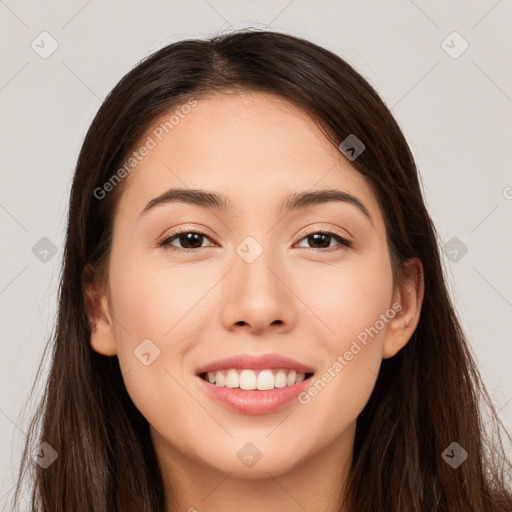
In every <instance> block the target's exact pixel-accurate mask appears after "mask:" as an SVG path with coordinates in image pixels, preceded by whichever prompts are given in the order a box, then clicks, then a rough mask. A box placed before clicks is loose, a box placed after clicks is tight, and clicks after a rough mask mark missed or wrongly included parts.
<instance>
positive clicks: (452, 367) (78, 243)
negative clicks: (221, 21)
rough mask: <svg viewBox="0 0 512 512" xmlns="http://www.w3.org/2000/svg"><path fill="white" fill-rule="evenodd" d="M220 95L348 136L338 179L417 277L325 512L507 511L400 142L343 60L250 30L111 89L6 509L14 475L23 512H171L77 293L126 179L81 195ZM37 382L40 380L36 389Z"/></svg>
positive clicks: (188, 47)
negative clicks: (350, 141) (149, 140)
mask: <svg viewBox="0 0 512 512" xmlns="http://www.w3.org/2000/svg"><path fill="white" fill-rule="evenodd" d="M227 91H240V92H247V91H253V92H262V93H267V94H273V95H277V96H278V97H280V98H283V99H285V100H287V101H289V102H290V103H291V104H293V105H295V106H297V107H299V108H300V109H302V111H304V112H306V113H307V114H308V115H309V116H310V118H311V119H312V120H313V121H314V122H315V123H316V124H317V125H318V126H319V127H320V128H321V130H322V132H323V133H324V134H325V136H326V137H327V138H328V140H329V141H330V142H332V144H334V145H335V146H336V147H338V146H339V144H340V143H341V142H342V141H343V140H344V139H345V138H346V137H347V136H348V135H349V134H355V135H356V136H357V138H358V139H360V140H361V141H362V142H363V143H364V145H365V146H366V149H365V150H364V151H363V152H362V153H361V154H360V155H359V157H358V158H357V159H355V160H354V161H351V165H352V166H353V167H354V168H355V169H356V170H358V171H359V172H360V173H361V174H362V175H363V176H364V177H365V178H366V179H367V181H368V183H369V184H370V186H371V187H372V190H373V192H374V193H375V196H376V198H377V200H378V203H379V206H380V208H381V211H382V214H383V217H384V221H385V225H386V233H387V239H388V247H389V252H390V258H391V262H392V268H393V276H394V278H396V279H402V278H403V275H404V273H403V272H402V271H403V269H404V264H405V262H406V261H407V259H409V258H412V257H418V258H419V259H420V260H421V262H422V264H423V272H424V279H425V295H424V299H423V305H422V311H421V316H420V320H419V323H418V326H417V328H416V330H415V332H414V334H413V336H412V337H411V339H410V340H409V342H408V343H407V344H406V346H405V347H404V348H403V349H402V350H400V351H399V352H398V353H397V354H396V355H395V356H394V357H392V358H390V359H385V360H383V362H382V365H381V370H380V373H379V376H378V378H377V381H376V383H375V387H374V389H373V392H372V394H371V396H370V398H369V401H368V402H367V404H366V405H365V407H364V409H363V410H362V412H361V413H360V415H359V416H358V418H357V426H356V434H355V442H354V452H353V459H352V463H351V467H350V471H349V474H348V478H347V481H346V486H342V485H341V483H340V494H339V506H340V510H347V511H348V510H350V511H353V512H355V511H357V512H370V511H371V512H384V511H385V512H389V511H391V510H392V511H395V512H412V511H416V512H444V511H451V512H461V511H464V512H471V511H472V512H498V511H500V512H505V511H507V512H509V511H511V510H512V493H511V490H510V479H509V477H510V470H511V462H510V460H509V459H508V458H507V455H506V452H505V450H504V449H503V444H502V440H501V436H500V432H499V428H498V427H501V428H502V427H503V425H502V423H501V420H500V419H499V417H498V414H497V412H496V410H495V408H494V407H493V404H492V401H491V398H490V397H489V394H488V392H487V390H486V388H485V386H484V383H483V381H482V378H481V376H480V373H479V371H478V369H477V365H476V363H475V360H474V358H473V356H472V354H471V351H470V348H469V346H468V342H467V340H466V337H465V334H464V332H463V330H462V327H461V324H460V321H459V319H458V317H457V314H456V312H455V309H454V307H453V305H452V302H451V300H450V296H449V292H448V289H447V284H446V281H445V274H444V270H443V266H442V261H441V257H440V251H439V243H438V235H437V233H436V231H435V228H434V226H433V224H432V221H431V218H430V216H429V214H428V212H427V209H426V207H425V203H424V200H423V197H422V191H421V185H420V180H419V176H418V171H417V168H416V164H415V162H414V159H413V156H412V154H411V151H410V149H409V147H408V144H407V142H406V139H405V137H404V135H403V134H402V132H401V130H400V128H399V126H398V124H397V122H396V120H395V119H394V117H393V116H392V114H391V112H390V110H389V109H388V107H387V106H386V105H385V103H384V102H383V100H382V99H381V98H380V97H379V95H378V94H377V92H376V91H375V90H374V88H373V87H372V85H370V83H369V82H368V81H366V80H365V79H364V78H363V77H362V76H361V75H360V74H359V73H358V72H357V71H355V69H354V68H353V67H351V65H349V64H348V63H347V62H346V61H345V60H343V59H342V58H340V57H339V56H337V55H335V54H334V53H332V52H330V51H328V50H327V49H324V48H321V47H319V46H317V45H315V44H313V43H311V42H309V41H307V40H305V39H302V38H299V37H295V36H291V35H288V34H285V33H279V32H273V31H264V30H258V29H244V30H238V31H233V32H231V33H224V34H216V35H214V36H213V37H211V38H205V39H193V40H184V41H179V42H176V43H173V44H170V45H168V46H166V47H164V48H162V49H160V50H158V51H157V52H155V53H153V54H152V55H150V56H148V57H147V58H145V59H143V60H142V61H141V62H140V63H138V64H137V65H136V66H135V67H134V68H133V69H132V70H131V71H129V72H128V73H127V74H126V75H125V76H124V77H123V78H122V79H121V80H120V82H119V83H118V84H117V85H116V86H115V87H114V89H113V90H112V91H111V92H110V93H109V94H108V96H107V98H106V99H105V100H104V102H103V104H102V105H101V107H100V109H99V111H98V113H97V114H96V116H95V118H94V120H93V121H92V124H91V125H90V128H89V130H88V132H87V134H86V136H85V139H84V142H83V145H82V148H81V151H80V154H79V157H78V161H77V165H76V169H75V173H74V178H73V183H72V189H71V193H70V204H69V216H68V224H67V233H66V240H65V248H64V254H63V266H62V268H61V274H60V285H59V305H58V318H57V323H56V325H55V327H54V330H53V332H52V335H51V339H50V340H48V344H49V343H50V342H52V348H53V352H52V354H51V367H50V369H49V374H48V377H47V380H46V386H45V389H44V396H43V399H42V400H41V402H40V403H39V405H38V408H37V410H36V411H35V414H34V415H33V417H32V421H31V423H30V427H29V432H28V435H27V440H26V444H25V448H24V451H23V456H22V461H21V466H20V469H19V474H18V480H17V485H16V492H15V496H14V500H13V509H14V507H15V506H16V504H17V503H18V500H19V494H20V489H21V487H22V482H23V481H24V477H25V475H26V473H27V469H30V475H31V498H30V499H31V506H32V510H37V511H41V512H65V511H69V510H73V511H76V512H80V511H83V512H85V511H87V512H132V511H133V512H164V511H165V503H166V501H165V499H166V497H167V499H172V492H171V493H170V495H169V496H166V494H167V493H168V492H169V491H167V490H166V489H165V488H164V485H163V477H162V474H161V472H160V468H159V465H158V463H157V459H156V454H155V450H154V447H153V445H152V441H151V438H150V434H149V424H148V421H147V420H146V419H145V418H144V417H143V416H142V414H141V413H140V412H139V411H138V409H137V408H136V407H135V405H134V404H133V402H132V401H131V399H130V397H129V395H128V393H127V390H126V388H125V385H124V382H123V376H122V374H121V371H120V367H119V362H118V359H117V356H110V357H109V356H104V355H101V354H98V353H97V352H95V351H94V350H93V349H92V347H91V345H90V338H91V325H90V319H89V316H88V312H89V309H88V308H89V306H88V304H89V302H88V300H87V295H86V284H87V283H88V282H90V280H91V279H102V280H105V279H106V276H107V270H108V261H109V256H110V249H111V243H112V226H113V220H114V216H115V213H116V206H117V204H118V202H119V198H120V196H121V194H122V190H123V188H124V186H126V181H127V180H126V179H123V180H121V181H120V183H119V184H118V185H117V186H115V187H114V188H113V190H112V191H111V192H109V193H108V194H106V196H105V197H104V198H102V199H98V198H97V197H96V195H95V193H94V191H95V190H97V188H98V187H103V185H104V184H105V183H106V182H107V181H109V180H110V179H111V178H112V176H113V175H114V174H115V172H116V171H117V170H118V169H119V168H120V167H121V166H122V165H123V162H125V161H126V159H127V158H129V155H130V152H131V151H133V150H134V148H136V146H137V144H139V143H140V141H141V138H142V137H143V136H144V134H145V133H147V130H148V129H149V127H151V126H152V123H154V121H155V120H156V119H157V118H159V116H161V115H163V114H165V113H167V112H170V111H171V109H174V108H176V107H178V106H180V105H182V104H183V103H186V102H187V100H189V99H190V98H191V97H194V98H201V97H207V96H208V95H211V94H214V93H220V94H222V93H226V92H227ZM48 344H47V346H46V349H45V352H44V354H46V351H47V349H48ZM43 359H44V356H43ZM40 372H41V365H40V366H39V369H38V371H37V376H36V380H37V378H38V377H39V375H40ZM483 405H487V406H488V408H489V411H490V414H489V418H485V415H484V410H483V407H482V406H483ZM39 423H40V426H39ZM491 427H492V428H491ZM490 432H493V433H496V434H497V436H496V439H494V438H493V437H491V436H489V435H488V433H490ZM507 435H508V433H507ZM42 442H47V443H49V444H50V445H51V446H52V447H53V449H54V450H56V452H57V453H58V458H57V460H56V461H55V462H54V463H53V464H51V465H50V466H49V467H48V468H46V469H43V468H42V467H41V466H39V464H34V463H33V462H32V460H31V457H29V454H30V453H33V451H34V449H35V447H37V446H39V444H40V443H42ZM453 442H457V443H458V444H459V445H460V446H462V448H464V450H466V452H467V453H468V457H467V459H466V460H465V461H464V462H463V463H462V464H461V465H460V466H459V467H457V468H456V469H454V468H452V467H451V466H450V465H449V464H447V462H445V460H444V459H443V457H442V454H443V451H444V450H445V449H446V448H447V447H449V446H450V445H451V444H452V443H453Z"/></svg>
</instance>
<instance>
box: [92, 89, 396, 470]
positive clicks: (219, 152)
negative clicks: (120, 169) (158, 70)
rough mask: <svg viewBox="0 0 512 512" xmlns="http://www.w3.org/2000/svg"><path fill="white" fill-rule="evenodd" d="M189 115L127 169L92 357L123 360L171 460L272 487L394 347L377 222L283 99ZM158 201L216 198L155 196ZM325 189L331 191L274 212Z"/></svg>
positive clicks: (362, 393)
mask: <svg viewBox="0 0 512 512" xmlns="http://www.w3.org/2000/svg"><path fill="white" fill-rule="evenodd" d="M185 111H186V112H187V113H186V115H184V114H182V116H180V117H179V122H177V123H175V124H173V128H172V130H171V129H169V128H168V133H166V132H165V130H164V131H163V133H162V128H161V126H162V123H165V121H168V120H169V117H170V115H169V114H166V115H165V116H163V117H162V118H161V119H158V120H156V122H155V123H154V125H153V126H152V127H151V128H150V129H149V130H148V132H147V135H146V136H145V138H144V141H143V142H147V141H149V140H150V139H148V138H147V137H148V136H149V137H150V138H151V140H152V141H153V142H154V144H153V143H152V142H150V143H149V146H154V147H151V149H150V150H149V151H148V154H147V155H146V156H144V157H143V158H142V159H141V160H140V162H139V163H138V165H137V166H136V167H135V168H134V169H133V170H132V171H131V174H130V175H129V179H128V182H127V184H126V185H127V186H126V188H125V189H124V191H123V194H122V196H121V198H120V202H119V205H118V209H117V211H116V215H115V219H114V237H113V245H112V252H111V258H110V262H109V268H108V272H109V274H108V290H106V293H105V296H104V300H103V302H102V304H103V307H104V311H105V314H106V317H107V318H108V320H109V323H108V324H107V323H106V322H103V323H100V325H99V326H98V328H97V330H96V331H95V333H94V334H93V336H92V345H93V347H94V349H95V350H97V351H98V352H100V353H103V354H106V355H111V354H117V355H118V358H119V362H120V366H121V370H122V372H123V375H124V380H125V384H126V388H127V390H128V393H129V394H130V396H131V398H132V400H133V402H134V404H135V405H136V406H137V408H138V409H139V410H140V412H141V413H142V414H143V415H144V416H145V418H146V419H147V420H148V422H149V423H150V426H151V433H152V436H153V438H154V440H155V443H157V444H158V446H159V447H160V449H161V450H164V451H166V453H167V454H169V456H171V454H172V455H173V456H174V455H175V456H179V457H182V458H184V459H185V458H186V459H187V460H191V461H194V462H196V463H197V464H199V465H201V466H203V467H208V468H213V469H216V470H219V471H222V472H225V473H227V472H231V473H233V474H237V475H241V476H243V475H250V476H255V477H256V476H258V475H259V476H261V475H267V472H270V473H272V474H273V475H278V474H281V473H283V472H285V471H286V470H289V469H290V468H293V467H295V466H298V465H300V464H303V463H305V462H306V461H307V460H308V459H309V458H312V457H314V456H315V455H316V454H318V453H320V452H321V451H322V450H324V449H326V448H328V447H330V446H337V445H339V444H340V443H343V442H346V441H347V440H349V441H350V442H352V440H353V432H354V425H355V422H356V419H357V416H358V414H359V413H360V412H361V410H362V409H363V407H364V406H365V404H366V402H367V401H368V399H369V397H370V395H371V392H372V389H373V387H374V384H375V381H376V378H377V374H378V372H379V366H380V364H381V362H382V359H383V357H389V356H390V355H392V353H393V350H395V351H397V350H398V347H399V346H400V344H398V346H397V348H396V349H393V348H392V347H393V346H394V345H393V343H395V344H396V340H397V339H400V337H399V336H398V335H397V332H398V328H396V329H394V328H393V325H394V324H395V323H396V322H397V321H398V320H397V319H398V318H399V316H400V315H399V313H398V312H399V310H400V307H401V306H400V305H398V302H399V300H400V292H399V291H398V292H396V291H395V290H394V287H393V279H392V271H391V265H390V257H389V252H388V246H387V242H386V229H385V225H384V221H383V217H382V214H381V212H380V210H379V207H378V204H377V199H376V197H375V195H374V193H373V192H372V189H371V187H370V186H369V184H368V183H367V182H366V181H365V179H364V178H363V177H362V176H361V175H360V174H359V173H358V172H357V171H356V170H355V169H354V168H353V167H352V166H351V164H350V162H349V161H348V160H347V159H346V158H345V157H344V156H343V155H342V154H341V153H340V152H339V151H338V150H337V148H335V147H334V146H333V145H332V144H330V143H329V141H328V140H327V139H326V138H325V136H324V135H323V134H322V132H321V131H320V129H319V128H318V127H317V126H316V124H315V123H314V122H313V121H312V120H311V119H310V118H309V117H308V116H307V115H306V114H305V113H303V112H302V111H300V110H299V109H298V108H296V107H294V106H293V105H291V104H289V103H288V102H286V101H285V100H283V99H278V98H275V97H272V96H270V95H265V94H262V93H243V94H231V95H228V94H225V95H216V96H211V97H208V98H202V99H198V100H197V104H196V105H195V106H194V107H193V108H190V109H184V110H182V111H181V112H185ZM159 127H160V129H159ZM158 129H159V130H158ZM155 130H156V131H155ZM156 134H159V136H157V135H156ZM160 139H161V140H160ZM169 189H180V190H181V191H189V192H190V190H191V189H194V190H195V189H198V190H199V189H200V191H203V192H208V193H211V194H217V195H221V196H222V198H223V201H224V202H225V204H224V207H223V208H221V207H219V206H218V205H215V204H214V203H213V202H206V203H204V202H203V203H202V204H199V203H200V202H201V201H204V199H201V195H200V194H196V195H195V196H194V198H195V201H190V197H189V200H187V198H186V197H185V196H183V197H182V200H170V198H169V197H167V200H165V197H163V194H165V193H166V192H167V191H169ZM321 190H323V191H328V192H331V193H333V192H338V193H339V194H338V196H337V199H333V198H332V197H334V195H332V196H331V199H330V200H327V201H326V200H325V195H324V200H319V201H318V200H317V201H314V200H312V201H309V202H308V201H305V202H304V201H303V202H302V203H299V204H295V205H294V207H293V208H291V209H288V208H287V207H286V205H287V203H286V201H287V200H288V206H289V205H290V201H289V199H290V197H292V198H293V197H294V195H295V197H296V196H298V195H299V194H304V193H315V192H319V191H321ZM174 197H176V195H175V196H174ZM156 198H159V200H157V201H153V202H152V200H154V199H156ZM317 199H318V197H317ZM178 230H179V232H180V233H179V234H177V231H178ZM187 249H188V250H187ZM397 301H398V302H397ZM232 356H241V358H239V359H234V360H232V361H227V362H220V363H216V362H217V361H219V360H221V359H225V358H229V357H232ZM259 356H267V357H266V359H265V358H259ZM283 358H288V359H283ZM212 365H213V366H212ZM206 370H210V372H209V374H208V373H205V374H204V375H203V374H202V375H198V373H202V372H206ZM216 370H218V372H217V371H216ZM242 370H245V372H242ZM219 372H220V373H221V374H222V375H219ZM294 372H295V375H294ZM301 373H302V374H304V373H305V375H303V376H304V380H303V381H302V382H300V381H301V379H302V376H301V375H300V374H301ZM311 373H312V374H313V375H312V376H311V375H310V374H311ZM261 374H262V375H263V377H261ZM278 374H279V375H278ZM306 377H308V378H306ZM223 378H224V386H223V387H221V386H220V385H217V384H222V380H223ZM208 379H210V380H212V381H215V382H216V383H210V382H206V380H208ZM284 384H287V385H284ZM254 385H256V386H258V385H259V387H260V388H269V387H270V388H272V387H273V388H274V389H253V390H251V389H250V388H251V387H253V386H254ZM240 386H242V387H245V388H249V389H245V390H244V389H240ZM276 386H277V387H276ZM248 443H250V444H248ZM260 455H261V459H260V460H259V461H257V463H256V464H254V467H251V465H252V462H250V460H253V459H254V460H255V459H257V458H258V457H259V456H260ZM251 457H252V459H251Z"/></svg>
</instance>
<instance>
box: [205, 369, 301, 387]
mask: <svg viewBox="0 0 512 512" xmlns="http://www.w3.org/2000/svg"><path fill="white" fill-rule="evenodd" d="M305 377H306V375H305V374H304V373H297V372H296V371H295V370H286V369H281V370H274V371H273V370H260V371H258V370H256V371H254V370H249V369H244V370H235V369H228V370H223V371H216V372H208V374H207V375H206V380H207V381H208V382H210V384H215V385H216V386H220V387H224V386H225V387H228V388H240V389H245V390H255V389H258V390H260V391H264V390H268V389H274V388H284V387H285V386H293V385H294V384H297V383H299V382H302V381H303V380H304V379H305Z"/></svg>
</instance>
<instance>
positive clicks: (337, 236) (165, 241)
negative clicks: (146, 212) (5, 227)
mask: <svg viewBox="0 0 512 512" xmlns="http://www.w3.org/2000/svg"><path fill="white" fill-rule="evenodd" d="M184 233H187V234H188V233H193V234H195V235H200V236H205V237H207V238H210V237H209V236H208V235H207V234H206V233H202V232H201V231H193V230H191V229H186V228H185V229H179V230H177V231H174V232H173V233H171V234H170V235H169V236H167V237H166V238H164V239H163V240H162V241H160V242H158V244H157V245H158V247H163V248H164V249H166V250H169V251H185V252H197V251H198V250H199V249H202V247H196V248H195V249H186V248H182V247H175V246H173V245H170V242H172V241H173V240H174V239H176V238H177V237H178V236H179V235H181V234H184ZM317 234H322V235H331V236H332V237H333V238H334V239H335V240H336V241H337V242H338V243H339V244H340V245H341V247H329V248H326V249H315V248H313V247H311V248H309V250H311V251H315V252H333V250H334V251H337V250H340V249H342V248H346V249H350V248H352V247H353V244H352V242H351V241H350V240H347V239H346V238H344V237H343V236H341V235H340V234H338V233H336V232H333V231H312V232H311V233H308V234H307V235H305V236H303V237H302V238H301V239H300V240H298V241H297V242H302V241H303V240H304V239H306V238H308V237H310V236H312V235H317ZM303 249H304V247H303ZM306 249H307V247H306Z"/></svg>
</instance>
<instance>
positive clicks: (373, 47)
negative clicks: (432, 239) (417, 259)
mask: <svg viewBox="0 0 512 512" xmlns="http://www.w3.org/2000/svg"><path fill="white" fill-rule="evenodd" d="M0 17H1V31H0V39H1V44H0V51H1V67H0V106H1V115H2V123H1V126H0V130H1V134H0V144H1V146H0V162H1V165H2V173H1V188H0V225H1V234H2V236H1V238H0V241H1V242H0V243H1V249H2V259H1V266H0V271H1V274H0V305H1V310H0V311H1V317H0V332H1V358H0V365H1V371H0V434H1V435H0V450H1V457H0V461H1V465H0V508H2V507H3V506H4V504H5V503H6V495H7V494H8V493H9V491H10V489H11V488H12V487H13V484H14V474H15V473H14V472H15V470H16V469H17V465H18V458H19V455H20V450H21V447H22V443H23V441H24V437H25V435H24V432H26V427H27V424H28V423H27V422H28V419H29V418H30V413H31V410H32V409H31V408H29V409H28V410H27V412H26V414H25V415H24V416H23V417H22V416H20V414H21V411H22V407H23V405H24V404H25V402H26V400H27V399H28V397H29V391H30V386H31V384H32V382H33V378H34V376H35V371H36V369H37V365H38V364H39V361H40V359H41V356H42V352H43V348H44V345H45V343H46V340H47V338H48V336H49V335H50V333H51V329H52V326H53V323H54V321H55V316H56V302H57V287H58V277H59V269H60V260H61V257H62V249H63V241H64V233H65V227H66V215H67V201H68V194H69V190H70V182H71V178H72V173H73V169H74V165H75V162H76V158H77V155H78V151H79V148H80V145H81V143H82V140H83V137H84V135H85V132H86V129H87V127H88V125H89V123H90V122H91V120H92V118H93V116H94V115H95V113H96V111H97V109H98V108H99V106H100V104H101V101H102V99H103V98H104V97H105V96H106V94H107V93H108V92H109V90H110V89H111V88H112V87H113V86H114V85H115V84H116V83H117V82H118V80H119V79H120V78H121V77H122V76H123V75H124V74H125V73H126V72H127V71H128V70H129V69H130V68H131V67H133V66H134V65H135V64H136V63H137V62H138V61H139V60H140V59H142V58H143V57H145V56H146V55H148V54H150V53H152V52H153V51H155V50H157V49H159V48H161V47H162V46H164V45H166V44H168V43H171V42H174V41H177V40H181V39H184V38H189V37H203V36H210V35H213V34H214V33H217V32H218V31H222V30H230V29H231V28H242V27H248V26H253V27H258V28H265V27H266V28H270V29H273V30H282V31H286V32H289V33H291V34H295V35H299V36H302V37H305V38H306V39H309V40H311V41H313V42H315V43H317V44H319V45H321V46H324V47H326V48H327V49H329V50H331V51H333V52H335V53H337V54H339V55H340V56H342V57H343V58H345V59H346V60H348V61H349V62H350V63H351V64H352V65H353V66H354V67H355V68H356V69H357V70H358V71H359V72H360V73H361V74H362V75H363V76H365V78H366V79H368V80H369V81H370V82H371V83H372V84H373V85H374V87H375V88H376V89H377V91H378V92H379V93H380V94H381V96H382V98H383V99H384V101H385V102H386V103H387V105H388V106H389V107H390V108H392V111H393V113H394V115H395V117H396V119H397V120H398V122H399V124H400V126H401V127H402V129H403V131H404V133H405V136H406V138H407V140H408V142H409V144H410V146H411V149H412V151H413V154H414V156H415V158H416V161H417V164H418V166H419V169H420V172H421V174H422V177H423V182H424V193H425V197H426V201H427V205H428V207H429V209H430V212H431V214H432V216H433V219H434V222H435V223H436V225H437V228H438V230H439V233H440V236H441V238H442V240H443V244H447V246H448V251H447V253H446V254H445V256H444V258H445V262H446V270H447V276H448V279H449V282H450V288H451V290H452V294H453V298H454V300H455V303H456V305H457V307H458V311H459V314H460V317H461V319H462V322H463V325H464V327H465V329H466V331H467V334H468V336H469V338H470V341H471V347H472V351H473V353H474V355H475V357H476V359H477V361H478V363H479V367H480V369H481V372H482V375H483V378H484V381H485V382H486V384H487V385H488V388H489V391H490V393H491V396H492V397H493V399H494V401H495V405H496V408H497V409H498V410H499V415H500V417H501V418H502V420H503V422H504V424H505V426H506V427H507V428H508V429H511V428H512V375H511V371H510V369H511V366H512V365H511V363H512V342H511V336H510V331H511V328H512V315H511V313H512V279H511V274H512V272H511V269H510V262H511V261H512V243H511V238H510V231H511V230H510V226H511V220H512V174H511V172H510V166H511V164H510V162H511V160H512V151H511V145H512V141H511V135H512V126H511V119H512V116H511V113H512V99H511V98H512V68H511V65H510V61H507V62H508V63H507V62H506V61H505V59H506V56H509V57H510V55H512V36H511V30H510V27H511V26H512V23H511V22H512V5H511V2H510V0H500V1H495V0H489V1H487V0H485V1H483V0H482V1H478V2H476V1H473V2H469V1H463V2H462V1H457V2H456V1H451V2H445V1H443V2H441V1H436V2H434V1H428V2H427V1H424V0H423V1H420V0H415V1H413V0H396V1H386V2H383V1H338V2H334V1H304V0H291V1H290V0H282V1H281V0H276V1H267V2H237V1H227V0H194V1H190V2H181V3H180V2H177V1H167V2H164V1H156V0H153V1H145V2H142V1H139V2H135V1H125V2H120V1H117V2H116V1H106V0H103V1H100V0H90V1H86V0H76V1H75V0H74V1H69V0H67V1H59V2H57V1H53V2H51V1H46V2H40V1H35V0H34V1H32V2H29V1H15V0H5V1H2V0H0ZM44 31H46V32H48V33H49V34H50V35H40V34H41V33H42V32H44ZM454 31H457V32H458V33H459V34H460V36H457V35H453V34H452V33H453V32H454ZM443 41H444V42H443ZM464 41H466V42H467V44H468V45H469V46H468V48H467V49H466V50H465V51H464V52H463V53H461V51H462V50H463V49H464V47H465V44H466V43H464ZM52 44H53V45H55V44H58V48H57V49H56V50H55V51H54V53H52V54H51V55H47V54H48V53H49V52H50V50H51V49H52ZM45 237H46V238H45ZM43 238H45V239H44V240H43V241H41V239H43ZM47 239H48V240H47ZM53 248H55V249H54V250H55V254H53V252H52V249H53ZM45 250H46V251H48V252H45ZM466 250H467V252H465V251H466ZM427 286H428V283H427ZM442 363H443V362H442V361H439V364H442ZM33 399H34V403H36V402H37V399H38V397H37V396H35V395H34V396H33ZM506 447H507V449H508V450H509V453H510V442H509V440H508V439H506Z"/></svg>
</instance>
